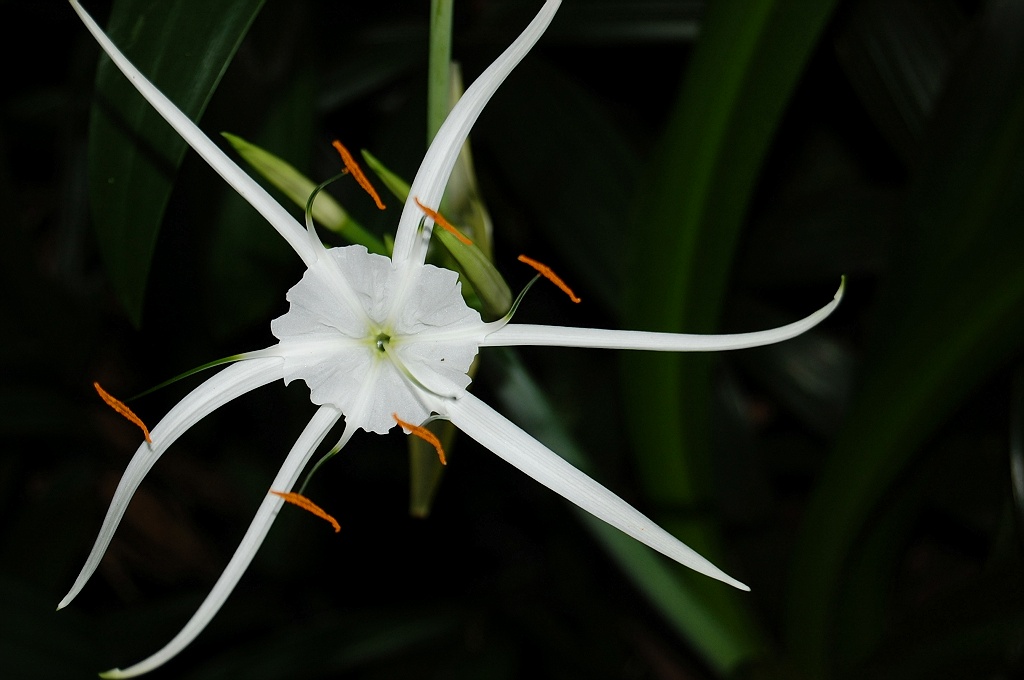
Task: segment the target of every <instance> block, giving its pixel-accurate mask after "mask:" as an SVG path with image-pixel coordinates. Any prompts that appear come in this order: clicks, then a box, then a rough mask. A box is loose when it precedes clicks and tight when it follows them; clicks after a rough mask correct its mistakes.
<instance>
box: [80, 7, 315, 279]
mask: <svg viewBox="0 0 1024 680" xmlns="http://www.w3.org/2000/svg"><path fill="white" fill-rule="evenodd" d="M70 2H71V6H72V7H73V8H74V10H75V11H76V12H78V16H80V17H81V18H82V21H83V22H84V23H85V26H86V28H88V29H89V32H90V33H92V34H93V37H95V38H96V41H97V42H98V43H99V44H100V47H102V48H103V51H104V52H106V53H107V55H108V56H109V57H110V59H111V60H112V61H113V62H114V64H115V65H116V66H117V67H118V68H119V69H121V72H122V73H124V75H125V76H126V77H127V78H128V80H130V81H131V83H132V85H134V86H135V89H136V90H138V91H139V94H141V95H142V96H143V97H145V98H146V101H148V102H149V103H150V104H152V105H153V108H155V109H156V110H157V112H158V113H159V114H160V115H161V116H163V118H164V120H166V121H167V122H168V123H169V124H170V125H171V127H173V128H174V129H175V130H176V131H177V133H178V134H179V135H181V136H182V138H183V139H184V140H185V141H186V142H188V145H189V146H191V147H192V148H193V149H195V151H196V153H198V154H199V155H200V156H202V157H203V160H205V161H206V162H207V163H209V164H210V167H212V168H213V169H214V170H215V171H216V172H217V174H219V175H220V176H221V177H223V178H224V180H225V181H227V183H228V184H230V185H231V188H232V189H234V190H235V191H237V192H238V193H239V194H240V195H241V196H242V198H244V199H245V200H247V201H248V202H249V203H250V205H252V207H254V208H256V210H257V211H258V212H259V213H260V214H261V215H263V217H264V218H266V220H267V221H268V222H270V224H271V226H273V227H274V229H277V231H278V232H279V233H280V234H281V236H283V237H284V239H285V240H286V241H287V242H288V245H290V246H291V247H292V248H294V249H295V252H297V253H298V254H299V257H301V258H302V261H303V262H305V263H306V265H307V266H308V265H310V264H312V263H313V262H315V261H316V258H317V250H316V249H315V248H314V247H313V244H312V243H311V242H310V240H309V236H308V235H307V233H306V230H305V228H303V226H302V225H301V224H299V223H298V222H297V221H296V220H295V218H294V217H292V216H291V214H290V213H289V212H288V211H287V210H285V209H284V208H283V207H281V205H280V204H279V203H278V202H277V201H275V200H274V199H273V198H272V197H271V196H270V194H268V193H267V192H266V191H265V190H264V189H263V187H261V186H260V185H259V184H257V183H256V181H255V180H253V179H252V177H250V176H249V175H247V174H246V173H245V171H244V170H242V169H241V168H240V167H238V166H237V165H236V164H235V163H234V161H232V160H231V159H230V158H228V156H227V155H226V154H225V153H224V152H223V151H221V150H220V148H219V147H218V146H217V145H216V144H214V143H213V142H212V141H211V140H210V138H209V137H207V136H206V135H205V134H203V131H202V130H200V129H199V128H198V127H197V126H196V124H195V123H193V122H192V121H191V120H190V119H189V117H188V116H186V115H185V114H184V113H182V112H181V110H180V109H179V108H178V107H177V106H175V105H174V103H173V102H172V101H171V100H170V99H168V98H167V97H166V96H164V94H163V93H162V92H160V90H158V89H157V88H156V86H155V85H153V83H151V82H149V80H147V79H146V77H145V76H144V75H142V73H140V72H139V70H138V69H137V68H135V66H134V65H132V63H131V62H130V61H128V59H127V58H126V57H125V56H124V55H123V54H121V51H120V50H118V49H117V47H116V46H115V45H114V43H113V42H111V40H110V38H108V37H107V36H106V34H105V33H104V32H103V29H101V28H100V27H99V26H98V25H97V24H96V22H95V21H93V19H92V17H91V16H89V14H88V13H87V12H86V11H85V10H84V9H83V8H82V7H81V6H80V5H79V4H78V2H77V0H70Z"/></svg>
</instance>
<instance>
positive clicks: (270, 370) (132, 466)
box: [57, 358, 284, 609]
mask: <svg viewBox="0 0 1024 680" xmlns="http://www.w3.org/2000/svg"><path fill="white" fill-rule="evenodd" d="M283 364H284V362H283V361H282V360H281V359H277V358H269V359H246V360H243V361H240V362H238V363H237V364H233V365H231V366H228V367H227V368H225V369H224V370H222V371H220V372H219V373H217V374H216V375H215V376H213V377H212V378H210V379H209V380H207V381H206V382H204V383H203V384H202V385H200V386H199V387H197V388H196V389H194V390H192V392H190V393H189V394H188V396H186V397H185V398H184V399H182V400H181V401H179V402H178V403H177V404H176V405H175V406H174V408H172V409H171V410H170V412H169V413H168V414H167V415H166V416H164V417H163V419H162V420H161V421H160V422H159V423H157V425H156V427H154V428H153V430H152V432H151V433H150V436H151V438H152V440H153V443H152V444H148V443H145V442H143V443H142V445H141V446H139V449H138V451H136V452H135V455H134V456H133V457H132V460H131V462H130V463H128V467H127V468H126V469H125V471H124V475H122V476H121V481H120V483H118V485H117V490H116V491H115V492H114V497H113V499H111V501H110V507H109V508H108V509H107V515H106V517H104V518H103V525H102V526H101V527H100V532H99V535H98V536H97V537H96V542H95V543H94V544H93V546H92V550H91V551H90V552H89V557H88V558H86V560H85V566H83V567H82V571H81V573H79V575H78V578H77V579H75V583H74V585H73V586H71V590H70V591H68V594H67V595H65V596H64V599H63V600H61V601H60V604H59V605H57V609H63V608H64V607H66V606H67V605H68V604H70V602H71V600H73V599H74V598H75V596H76V595H78V593H79V592H80V591H81V590H82V588H83V587H84V586H85V584H86V582H87V581H88V580H89V578H90V577H91V576H92V574H93V572H95V571H96V567H98V566H99V563H100V560H101V559H102V558H103V553H105V552H106V551H107V546H108V545H109V544H110V539H111V538H113V536H114V531H116V530H117V525H118V523H120V521H121V517H123V516H124V512H125V510H127V509H128V502H129V501H131V499H132V496H133V495H135V491H136V489H138V488H139V484H141V483H142V479H143V478H144V477H145V476H146V474H147V473H148V472H149V471H150V469H151V468H152V467H153V465H155V464H156V462H157V460H159V459H160V456H161V455H163V453H164V451H166V450H167V448H168V447H169V446H170V445H171V444H173V443H174V441H175V440H176V439H177V438H178V437H180V436H181V435H182V434H184V433H185V432H186V431H187V430H188V429H189V428H190V427H192V426H193V425H195V424H196V423H198V422H199V421H200V420H202V419H203V418H204V417H205V416H207V415H209V414H210V413H212V412H213V411H215V410H216V409H218V408H220V407H221V406H223V405H224V404H226V403H228V402H229V401H231V400H232V399H234V398H236V397H239V396H241V395H243V394H245V393H246V392H249V391H250V390H254V389H256V388H257V387H261V386H263V385H266V384H267V383H270V382H273V381H274V380H278V379H280V378H281V367H282V366H283Z"/></svg>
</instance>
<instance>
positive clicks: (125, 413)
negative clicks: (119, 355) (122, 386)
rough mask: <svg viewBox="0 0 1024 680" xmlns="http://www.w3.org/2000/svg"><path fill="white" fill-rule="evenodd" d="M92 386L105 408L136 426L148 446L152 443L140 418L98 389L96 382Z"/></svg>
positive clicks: (122, 403)
mask: <svg viewBox="0 0 1024 680" xmlns="http://www.w3.org/2000/svg"><path fill="white" fill-rule="evenodd" d="M92 386H93V387H95V388H96V392H97V393H98V394H99V395H100V399H102V400H103V401H105V402H106V404H107V406H109V407H110V408H112V409H114V410H115V411H117V412H118V413H120V414H121V415H122V416H124V417H125V418H127V419H128V420H130V421H132V422H133V423H135V424H136V425H138V426H139V429H140V430H142V434H143V436H145V438H146V442H147V443H148V444H152V443H153V440H152V439H150V438H149V428H148V427H146V424H145V423H144V422H142V418H140V417H138V416H137V415H135V413H133V412H132V410H131V409H130V408H128V407H127V406H126V405H125V403H124V402H123V401H121V400H120V399H117V398H115V397H114V396H112V395H111V394H110V393H109V392H107V391H106V390H105V389H103V388H102V387H100V384H99V383H98V382H94V383H93V384H92Z"/></svg>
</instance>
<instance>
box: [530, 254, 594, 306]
mask: <svg viewBox="0 0 1024 680" xmlns="http://www.w3.org/2000/svg"><path fill="white" fill-rule="evenodd" d="M519 261H520V262H522V263H523V264H528V265H530V266H531V267H533V268H534V269H536V270H537V273H538V274H540V275H541V276H543V277H544V278H545V279H547V280H548V281H550V282H551V283H553V284H555V285H556V286H558V287H559V288H561V289H562V292H563V293H565V294H566V295H568V296H569V299H570V300H572V301H573V302H577V303H578V302H579V301H580V299H579V298H578V297H576V293H574V292H572V288H569V286H567V285H566V283H565V281H563V280H562V278H561V277H560V276H559V275H558V274H556V273H555V272H554V271H553V270H552V269H551V267H549V266H547V265H546V264H542V263H540V262H537V260H534V259H533V258H530V257H527V256H526V255H520V256H519Z"/></svg>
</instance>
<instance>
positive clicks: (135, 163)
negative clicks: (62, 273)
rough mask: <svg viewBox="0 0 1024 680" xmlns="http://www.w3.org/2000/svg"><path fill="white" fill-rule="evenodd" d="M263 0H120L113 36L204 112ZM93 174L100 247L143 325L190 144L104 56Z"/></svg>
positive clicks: (188, 105)
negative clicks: (157, 253)
mask: <svg viewBox="0 0 1024 680" xmlns="http://www.w3.org/2000/svg"><path fill="white" fill-rule="evenodd" d="M263 2H264V0H179V1H178V2H153V1H152V0H118V2H116V3H115V4H114V8H113V12H112V13H111V16H110V23H109V28H108V34H109V35H110V37H111V39H112V40H113V41H114V43H115V44H117V45H118V46H119V47H120V49H121V50H122V51H123V52H124V53H125V54H126V55H127V56H128V58H129V59H131V60H132V62H133V63H134V64H135V65H136V66H137V67H138V68H139V70H141V71H142V72H143V73H144V74H146V76H147V77H148V78H149V79H150V80H151V81H152V82H153V83H155V84H156V86H157V87H158V88H160V90H161V91H162V92H163V93H164V94H166V95H167V96H168V97H169V98H170V99H171V100H172V101H174V102H175V103H176V104H177V105H178V107H179V108H180V109H181V110H182V111H184V112H185V114H186V115H188V116H189V117H191V118H192V119H193V120H196V119H198V118H199V117H200V116H201V115H202V112H203V110H204V109H205V108H206V105H207V103H208V102H209V100H210V97H211V96H212V95H213V92H214V90H215V89H216V88H217V84H218V83H219V82H220V79H221V77H222V76H223V74H224V71H225V70H226V69H227V66H228V64H229V63H230V62H231V59H232V57H233V56H234V54H235V51H236V50H237V49H238V46H239V44H240V43H241V41H242V39H243V38H244V37H245V35H246V33H247V32H248V30H249V27H250V25H251V24H252V22H253V20H254V19H255V18H256V15H257V14H258V13H259V11H260V9H261V8H262V6H263ZM89 135H90V147H89V177H90V194H91V197H92V207H93V218H94V221H95V227H96V233H97V238H98V241H99V248H100V253H101V255H102V257H103V261H104V264H105V265H106V268H107V271H108V274H109V276H110V281H111V285H112V286H113V289H114V291H115V292H116V294H117V296H118V298H119V299H120V300H121V303H122V305H123V306H124V308H125V311H126V313H127V314H128V316H129V318H130V319H131V320H132V322H133V323H135V324H136V325H138V324H139V323H140V322H141V318H142V305H143V299H144V293H145V287H146V279H147V277H148V274H149V269H150V262H151V260H152V258H153V252H154V249H155V247H156V240H157V234H158V232H159V230H160V224H161V221H162V219H163V214H164V210H165V208H166V207H167V201H168V198H169V196H170V193H171V188H172V186H173V181H174V175H175V173H176V172H177V169H178V167H179V166H180V164H181V161H182V158H183V157H184V154H185V149H186V144H185V142H184V141H183V140H182V139H181V138H180V137H178V135H177V133H176V132H174V131H173V130H172V129H171V128H170V126H168V125H167V124H166V123H165V122H164V121H163V119H161V118H160V116H159V115H158V114H157V113H156V112H155V111H154V110H153V109H152V107H150V105H149V104H148V103H146V102H145V100H143V99H142V97H141V96H140V95H138V93H137V92H136V91H135V88H134V87H132V85H131V84H130V83H129V82H128V81H127V80H126V79H125V77H124V76H123V75H121V73H120V72H119V71H118V70H117V69H116V67H114V65H113V64H112V63H111V62H110V60H109V59H107V58H106V57H103V58H102V59H101V60H100V65H99V68H98V71H97V75H96V103H95V104H94V106H93V111H92V117H91V121H90V131H89Z"/></svg>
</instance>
